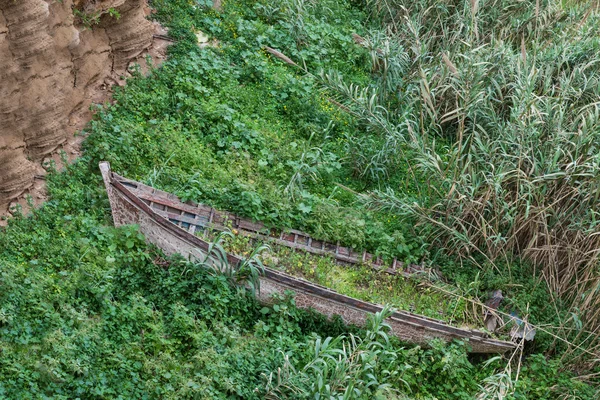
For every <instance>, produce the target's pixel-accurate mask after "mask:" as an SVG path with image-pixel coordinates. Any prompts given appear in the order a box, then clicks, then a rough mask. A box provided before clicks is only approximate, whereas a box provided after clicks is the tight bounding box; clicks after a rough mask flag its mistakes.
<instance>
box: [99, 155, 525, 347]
mask: <svg viewBox="0 0 600 400" xmlns="http://www.w3.org/2000/svg"><path fill="white" fill-rule="evenodd" d="M100 170H101V172H102V177H103V180H104V183H105V186H106V191H107V194H108V198H109V201H110V205H111V209H112V214H113V220H114V224H115V226H120V225H128V224H136V225H138V226H139V228H140V231H141V232H142V233H143V234H144V235H145V237H146V240H148V242H150V243H152V244H154V245H156V246H158V247H159V248H161V249H162V250H163V251H164V252H165V253H166V254H168V255H173V254H181V255H183V256H184V257H188V258H189V259H198V258H200V257H201V256H203V255H205V254H206V252H207V251H208V249H209V244H208V243H207V242H206V241H204V240H202V239H201V238H199V237H198V236H196V235H194V234H191V233H190V232H189V227H188V229H186V228H183V227H182V226H181V224H182V223H183V221H179V220H175V219H172V220H173V221H170V219H169V216H170V215H169V214H172V216H177V215H179V216H180V217H181V216H182V215H184V213H189V214H194V212H193V210H195V212H196V214H194V215H195V216H196V217H198V219H200V220H201V219H207V220H209V221H210V220H213V219H214V220H222V221H224V220H225V217H226V216H228V217H231V216H233V214H229V213H222V212H218V211H216V210H214V209H212V208H209V207H206V206H204V205H199V204H195V205H194V204H191V205H190V204H185V203H181V202H178V201H177V197H176V196H174V195H172V194H169V193H166V192H161V191H158V190H156V189H153V188H151V187H149V186H146V185H143V184H141V183H139V182H135V181H132V180H129V179H125V178H123V177H121V176H119V175H117V174H114V173H112V172H111V171H110V165H109V164H108V163H100ZM149 196H150V197H149ZM150 199H152V200H150ZM156 207H158V208H159V209H157V208H156ZM160 207H163V208H162V210H160ZM171 210H179V213H177V212H172V211H171ZM165 212H167V215H166V216H165ZM184 216H186V215H184ZM213 217H214V218H213ZM186 218H190V220H194V219H195V217H194V219H192V217H191V216H186ZM233 219H234V220H236V223H237V224H238V226H240V220H241V219H239V218H237V217H235V216H233ZM185 223H188V222H185ZM241 225H242V226H246V227H248V229H258V228H259V227H261V226H262V225H261V224H259V223H254V222H253V223H252V225H244V223H242V224H241ZM200 227H201V228H202V229H205V228H206V226H200ZM238 229H239V228H238ZM299 235H305V234H304V233H302V232H299V231H293V232H292V237H293V238H294V239H296V240H297V237H298V236H299ZM280 237H283V235H281V236H280ZM279 240H282V239H279ZM315 242H316V241H315ZM308 243H311V244H312V241H310V240H308ZM325 244H326V243H323V244H322V245H321V248H322V249H323V248H326V246H325ZM304 247H308V246H307V245H304ZM340 249H347V248H343V247H341V246H339V245H336V248H335V251H337V252H339V250H340ZM347 250H348V256H346V257H354V258H353V259H356V256H351V254H352V251H350V249H347ZM364 256H365V255H364V253H363V254H362V257H364ZM227 259H228V261H229V262H230V264H231V265H232V266H233V267H236V266H238V265H239V264H240V263H241V262H242V259H241V258H239V257H237V256H235V255H233V254H227ZM286 291H292V292H293V293H294V294H295V298H296V304H297V306H298V307H300V308H311V309H314V310H316V311H317V312H320V313H322V314H324V315H326V316H328V317H332V316H333V315H339V316H340V317H341V318H342V319H343V320H344V322H345V323H348V324H354V325H359V326H362V325H364V324H365V322H366V320H367V318H368V316H369V314H371V313H375V312H379V311H381V310H382V306H380V305H376V304H372V303H368V302H365V301H362V300H358V299H354V298H351V297H348V296H345V295H342V294H340V293H337V292H335V291H333V290H331V289H329V288H326V287H323V286H320V285H317V284H314V283H312V282H308V281H305V280H303V279H299V278H296V277H293V276H290V275H287V274H285V273H283V272H280V271H276V270H273V269H271V268H265V272H264V275H263V276H262V277H261V278H260V290H259V293H258V299H259V301H261V302H263V303H268V302H270V301H271V300H272V296H273V294H276V293H279V294H283V293H285V292H286ZM386 322H387V323H388V324H389V325H390V327H391V333H392V334H393V335H395V336H397V337H398V338H400V339H401V340H404V341H407V342H410V343H416V344H420V345H425V346H426V345H428V343H429V341H430V340H432V339H435V338H439V339H442V340H444V341H450V340H453V339H465V340H468V342H469V347H470V349H471V351H472V352H474V353H502V352H505V351H508V350H512V349H514V348H515V344H514V343H512V342H506V341H502V340H496V339H491V338H488V337H487V335H486V334H485V333H483V332H480V331H477V330H470V329H463V328H457V327H453V326H450V325H448V324H447V323H445V322H443V321H439V320H436V319H433V318H429V317H425V316H422V315H417V314H413V313H409V312H406V311H396V312H394V313H393V314H392V316H391V317H389V318H388V319H387V320H386Z"/></svg>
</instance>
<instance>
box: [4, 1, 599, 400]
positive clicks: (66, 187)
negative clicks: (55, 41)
mask: <svg viewBox="0 0 600 400" xmlns="http://www.w3.org/2000/svg"><path fill="white" fill-rule="evenodd" d="M152 3H153V6H154V7H155V8H156V10H157V13H156V14H155V17H156V18H157V19H158V20H160V21H161V22H162V23H163V24H165V25H166V26H168V27H169V28H170V34H171V35H172V36H173V37H175V38H177V39H178V42H177V44H175V45H174V46H172V47H171V49H170V58H169V60H168V61H167V62H166V63H165V64H164V65H163V66H162V67H161V68H160V69H156V70H153V71H152V74H151V76H150V77H148V78H144V77H141V76H139V75H137V74H135V75H136V76H135V77H134V78H132V79H130V80H129V81H128V84H127V86H126V87H125V88H123V89H119V90H118V91H117V92H116V93H115V100H116V103H115V104H114V105H112V106H106V107H104V108H102V109H100V110H99V112H98V114H97V117H96V118H95V119H94V121H92V123H91V124H90V126H89V128H88V133H89V134H90V136H89V137H88V138H87V140H86V143H85V152H84V156H83V157H82V159H81V160H79V161H78V162H77V163H76V164H74V165H72V166H70V167H68V169H67V171H66V172H64V173H53V174H51V175H50V176H49V178H48V188H49V192H50V195H51V200H50V201H49V202H48V203H46V204H45V205H44V206H43V207H42V208H41V209H39V210H36V211H34V213H33V216H31V217H30V218H22V217H18V218H15V219H13V220H11V222H10V224H9V226H8V227H7V228H6V229H5V230H3V231H1V232H0V260H1V261H0V273H1V274H2V276H1V280H0V356H1V357H0V398H11V399H12V398H15V399H16V398H18V399H21V398H23V399H26V398H32V399H34V398H65V399H67V398H75V397H78V398H123V399H126V398H173V399H175V398H177V399H179V398H201V399H204V398H243V399H247V398H265V397H269V398H291V399H295V398H364V399H372V398H405V397H406V398H438V399H451V398H456V399H472V398H475V397H477V396H480V398H517V399H526V398H527V399H534V398H548V399H552V398H581V399H587V398H590V399H591V398H594V396H595V388H594V387H593V386H592V385H588V384H585V383H582V381H588V382H589V381H591V379H590V378H582V379H578V378H576V377H575V375H574V374H572V373H571V372H569V371H570V370H571V369H573V368H572V364H570V365H567V364H565V363H564V362H563V360H561V358H560V356H561V354H562V352H563V351H564V350H565V346H564V345H563V344H562V342H560V341H556V340H554V339H553V337H552V336H550V335H548V334H545V333H544V332H542V331H539V332H538V335H537V338H536V343H535V344H533V345H527V346H526V348H525V349H524V351H523V352H519V353H516V354H515V355H514V357H512V359H511V361H509V360H507V359H503V358H501V357H494V358H488V359H486V358H479V357H472V356H468V355H467V352H466V349H465V346H467V345H468V344H467V345H465V344H464V343H453V344H450V345H443V344H441V343H433V344H432V347H431V348H429V349H422V348H420V347H411V346H408V345H406V344H402V343H398V342H397V341H396V340H395V339H393V338H388V337H387V335H385V334H384V333H385V326H383V325H382V324H381V320H378V319H377V318H374V320H373V321H372V324H371V326H370V327H369V329H367V330H359V329H356V328H352V327H344V326H343V325H342V324H341V323H340V322H339V321H334V322H327V321H324V320H323V319H322V318H321V317H319V316H317V315H314V314H310V313H307V312H304V311H300V310H297V309H296V308H295V307H294V304H293V299H290V298H287V299H279V300H278V301H277V302H276V303H275V305H273V306H268V307H263V306H261V305H258V304H256V302H255V301H254V300H253V298H252V296H251V295H250V294H249V293H246V292H245V291H243V290H240V289H239V288H235V287H232V286H231V285H229V284H228V283H227V279H226V278H225V277H223V276H220V275H218V274H213V273H211V272H210V270H209V269H206V268H204V267H203V266H201V265H193V264H189V263H186V262H184V261H182V260H165V259H164V258H163V257H162V256H161V254H160V252H158V251H157V250H156V249H152V248H148V247H147V245H146V244H144V242H143V238H141V237H140V236H139V235H138V233H137V232H136V231H135V228H122V229H114V228H109V227H107V226H109V225H110V216H109V215H110V212H109V205H108V201H107V200H106V196H105V194H104V190H103V187H102V184H101V179H100V178H99V176H98V173H97V163H98V161H100V160H108V161H110V162H111V164H112V167H113V169H114V170H115V171H117V172H119V173H120V174H122V175H125V176H127V177H129V178H133V179H138V180H142V181H144V182H145V183H148V184H151V185H154V186H157V187H160V188H161V189H164V190H168V191H171V192H174V193H176V194H177V195H179V196H180V197H182V198H183V199H190V200H195V201H201V202H204V203H208V204H211V205H213V206H215V207H218V208H222V209H227V210H230V211H233V212H236V213H238V214H240V215H244V216H247V217H252V218H255V219H257V220H261V221H264V222H266V223H268V224H272V225H275V226H279V227H293V228H298V229H303V230H306V231H308V232H310V233H311V234H313V235H315V236H317V237H320V238H323V239H328V240H332V241H340V242H342V243H344V244H346V245H351V246H355V247H357V248H367V249H369V250H371V251H375V252H377V253H378V254H380V255H382V256H383V257H386V258H388V259H389V258H392V257H398V258H399V259H402V260H405V261H413V262H417V261H419V262H420V261H425V262H429V261H431V260H435V261H436V262H437V263H438V264H439V266H440V268H441V269H442V272H443V273H444V275H445V276H446V277H447V279H448V280H450V281H451V282H452V284H453V285H454V287H455V289H456V291H457V293H458V294H460V295H465V296H468V297H470V298H482V299H483V298H484V297H485V294H486V293H487V291H489V290H491V289H502V290H503V291H504V293H505V296H506V297H507V299H506V303H505V306H504V307H505V308H504V310H505V311H513V310H516V311H517V312H518V313H519V314H520V315H526V314H529V315H530V320H531V321H532V322H534V323H536V324H540V325H543V326H545V327H546V328H548V329H549V330H550V328H549V327H548V326H547V325H559V324H560V323H561V322H563V321H562V320H561V318H568V316H569V313H568V312H567V308H566V307H564V306H563V305H562V304H561V302H560V301H559V300H556V301H554V302H550V301H549V296H550V292H549V291H548V289H547V287H546V285H544V284H543V283H541V281H540V280H538V279H536V278H535V277H534V273H533V267H532V266H529V265H528V264H526V263H521V262H516V261H514V260H512V259H511V260H510V261H507V262H505V263H501V262H496V268H484V269H481V270H478V269H476V267H474V266H473V265H472V264H471V265H468V264H465V263H464V262H461V261H460V259H458V258H455V257H454V256H453V255H451V254H450V255H448V254H443V253H440V254H437V253H435V252H433V251H432V250H431V247H429V244H430V239H429V236H428V233H430V232H432V231H433V229H432V227H431V226H429V227H428V226H424V227H422V228H419V230H415V225H416V222H417V221H419V220H420V219H419V218H420V216H419V215H415V214H412V215H408V216H407V215H403V216H402V217H400V216H398V215H397V214H395V213H394V212H393V211H390V210H389V209H390V208H392V209H393V207H388V209H383V208H379V209H374V208H370V207H367V206H366V205H365V204H364V202H360V201H358V200H359V198H360V196H357V194H361V193H368V192H371V191H377V190H380V191H382V192H383V191H384V190H386V188H388V187H393V188H394V190H395V192H394V196H398V193H401V194H402V195H403V196H406V197H407V198H412V199H422V197H421V196H422V195H423V193H432V195H434V194H435V193H434V192H435V191H432V190H430V188H431V187H432V186H435V185H436V183H440V184H445V183H444V182H442V180H441V179H439V178H438V177H436V178H433V176H434V175H433V174H431V173H429V172H418V171H419V170H418V169H415V168H412V166H411V164H410V162H409V161H410V160H411V157H413V156H414V157H416V156H417V155H419V149H418V148H417V149H415V148H414V146H413V147H411V146H409V145H404V144H402V143H401V141H400V140H397V139H394V140H395V141H394V142H390V138H389V137H386V136H384V135H378V134H369V133H371V132H374V129H373V128H372V126H371V125H370V124H369V123H368V121H366V122H365V119H364V118H362V117H361V115H360V113H359V111H360V109H359V108H357V110H356V111H353V112H351V113H347V112H346V108H348V109H350V108H351V107H352V104H347V105H346V106H344V107H346V108H344V107H341V108H340V107H339V106H336V105H335V103H334V102H332V101H330V100H331V98H332V97H335V98H337V99H338V100H340V101H341V100H343V99H342V98H340V96H339V92H337V91H336V90H335V88H332V87H331V85H329V84H330V83H331V81H329V84H327V81H326V77H324V75H323V76H321V77H319V74H318V71H319V70H327V71H336V72H335V74H334V73H333V72H330V73H329V76H330V77H331V76H334V75H335V76H336V77H340V76H341V77H343V81H344V82H345V84H347V85H349V84H350V83H352V84H354V85H358V86H360V87H373V88H376V87H380V85H381V84H382V82H383V84H386V82H387V83H389V82H391V81H392V78H394V79H397V78H398V77H397V76H396V75H388V76H383V75H381V74H378V73H374V71H373V70H372V69H373V60H374V59H373V52H372V51H369V49H368V48H367V49H365V48H363V47H361V46H359V45H357V44H356V43H355V41H354V40H353V37H352V34H353V33H357V34H359V35H361V36H364V37H370V38H371V39H370V40H372V41H373V43H378V44H377V46H375V53H376V54H378V53H377V49H378V48H379V47H378V46H381V43H383V44H384V45H385V36H383V35H381V36H377V37H379V38H380V41H379V42H375V41H374V40H375V39H374V38H375V36H376V35H379V34H373V32H374V30H375V29H377V28H379V27H380V26H381V21H380V20H379V19H377V18H375V19H374V18H372V16H370V13H369V8H368V7H365V4H362V3H360V2H344V1H341V0H340V1H338V0H325V1H319V2H309V1H301V0H286V1H282V2H281V4H273V2H267V1H249V0H248V1H226V2H224V5H223V7H224V8H223V10H222V11H221V12H216V11H214V10H213V9H211V8H210V7H207V6H208V4H204V2H202V1H188V0H168V1H167V0H155V1H153V2H152ZM368 3H370V2H368ZM200 29H201V30H202V31H204V32H206V33H208V34H209V35H210V36H211V37H215V38H217V39H218V40H219V41H220V43H219V46H218V47H217V48H214V49H213V48H206V49H203V50H200V49H199V48H198V46H197V38H196V33H197V31H198V30H200ZM369 35H371V36H369ZM264 46H269V47H273V48H277V49H279V50H280V51H283V52H284V53H285V54H286V55H287V56H289V57H291V58H292V59H293V60H294V61H296V62H298V63H299V64H300V65H302V68H301V69H296V68H292V67H290V66H289V65H287V64H285V63H282V62H281V61H280V60H277V59H276V58H274V57H273V56H272V55H270V54H269V53H267V52H265V50H264ZM388 46H392V49H393V48H394V47H393V46H395V44H393V43H392V44H389V43H388ZM384 47H385V46H384ZM376 58H377V57H376ZM407 60H408V59H407V58H406V59H405V58H403V57H396V58H394V57H391V58H389V59H387V60H386V63H389V64H390V65H395V64H394V63H396V64H398V65H404V64H403V63H407V62H408V61H407ZM303 70H306V71H311V72H312V73H310V74H307V73H305V71H303ZM376 72H377V71H376ZM384 78H385V79H384ZM324 82H325V85H324ZM358 86H357V87H358ZM384 100H385V101H391V100H389V98H385V99H384ZM387 105H388V106H389V105H390V104H389V103H388V104H387ZM441 136H442V137H440V138H438V139H437V141H436V144H435V146H434V147H435V149H436V151H440V154H441V156H440V157H441V158H442V159H443V160H445V159H446V157H449V156H448V155H446V154H444V153H443V149H444V148H445V147H444V146H451V143H452V138H451V137H449V135H447V136H446V137H443V136H444V135H441ZM394 146H397V147H398V149H403V152H393V151H389V152H385V151H384V152H382V149H384V150H386V149H389V150H392V149H393V147H394ZM433 179H434V180H433ZM278 256H280V257H286V261H287V262H288V263H289V265H290V266H291V267H292V266H293V264H294V263H296V265H297V263H302V262H307V263H310V262H311V261H314V260H310V259H304V258H302V256H299V255H291V254H283V253H282V254H279V255H275V257H278ZM309 265H310V264H309ZM297 266H298V265H297ZM291 267H290V268H291ZM298 267H300V266H298ZM332 268H333V267H332V266H331V264H327V263H325V264H323V265H320V266H319V265H315V268H314V271H312V266H311V267H309V268H308V269H306V268H302V269H300V272H301V273H314V274H316V275H318V274H321V275H319V276H316V277H317V278H318V279H317V280H319V279H322V282H323V283H328V282H331V283H334V282H333V281H334V280H336V276H335V274H332ZM336 271H338V272H340V275H343V276H340V278H339V279H338V280H337V282H338V283H339V282H341V285H343V286H344V287H345V288H346V290H348V291H352V290H354V291H355V292H353V293H354V294H357V295H360V289H361V287H360V286H361V284H363V286H364V279H361V278H364V277H363V276H358V275H362V273H366V271H361V270H360V269H359V270H353V271H343V270H336ZM377 278H378V277H375V279H377ZM381 279H382V280H383V279H384V278H381ZM385 279H387V278H385ZM373 280H374V279H371V281H373ZM370 283H373V287H372V289H373V290H371V288H369V289H367V292H368V293H363V294H364V295H365V296H370V298H371V299H374V300H377V301H379V302H384V301H386V297H385V296H384V295H383V294H381V295H380V294H379V292H378V290H379V291H380V292H381V289H382V288H383V289H384V290H385V287H386V286H387V285H398V288H404V289H399V291H400V292H401V293H400V295H399V296H400V297H399V298H398V299H397V301H398V302H397V305H398V306H400V307H405V306H406V307H410V305H411V304H413V303H414V302H411V301H410V300H407V298H408V299H410V296H413V297H414V298H417V297H418V296H427V293H424V292H410V293H409V292H408V291H409V290H410V291H412V290H414V291H418V290H419V289H418V287H417V286H416V285H412V284H411V285H409V286H407V285H406V284H400V283H398V282H393V281H387V280H386V281H383V282H382V283H381V284H375V283H374V282H370ZM403 285H404V286H403ZM407 288H408V289H407ZM403 291H404V292H403ZM387 299H390V298H389V297H388V298H387ZM432 299H438V300H439V301H437V304H433V303H432V302H430V301H426V300H424V299H423V300H422V303H421V305H422V308H418V307H419V304H417V308H418V309H419V311H423V312H425V313H429V314H430V315H432V316H435V314H436V313H439V312H440V311H441V312H442V314H444V315H443V316H444V317H446V318H448V316H450V318H452V317H454V318H457V319H459V320H460V319H461V318H462V317H461V318H458V317H457V316H455V315H453V313H460V314H464V313H466V309H467V306H466V305H465V303H463V302H461V301H458V302H457V301H456V300H452V298H450V300H448V299H449V298H448V297H445V296H444V297H442V296H439V297H438V294H436V295H432V297H431V299H430V300H432ZM442 299H446V300H447V303H443V300H442ZM414 304H416V303H414ZM440 309H441V310H440ZM438 317H439V315H438ZM340 335H343V336H340ZM328 336H331V337H333V338H334V339H329V340H328V339H326V338H327V337H328ZM508 357H510V355H509V356H508ZM575 369H576V368H575ZM583 371H584V372H582V374H588V373H593V370H591V371H590V370H583ZM517 378H518V379H517ZM317 395H320V396H321V397H316V396H317ZM344 396H345V397H344ZM502 396H504V397H502Z"/></svg>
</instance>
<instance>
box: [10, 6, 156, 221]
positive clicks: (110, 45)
mask: <svg viewBox="0 0 600 400" xmlns="http://www.w3.org/2000/svg"><path fill="white" fill-rule="evenodd" d="M75 10H78V11H80V12H81V13H84V14H85V15H89V16H98V17H99V19H98V21H97V23H95V24H94V25H93V26H89V27H86V26H84V24H82V23H81V20H80V18H78V17H77V16H76V14H75V13H76V11H75ZM109 10H113V11H114V10H116V11H117V12H118V18H116V17H115V16H114V15H110V14H109V13H108V11H109ZM148 12H149V10H148V8H147V5H146V0H63V1H56V0H16V1H15V0H0V213H2V212H3V211H4V210H5V209H6V207H7V205H8V204H9V203H10V202H11V201H12V200H14V199H16V198H18V197H19V196H21V195H22V194H23V193H25V192H27V191H28V190H30V189H31V188H32V187H33V185H34V181H35V176H36V175H39V174H42V173H43V170H42V169H41V167H40V164H41V161H42V160H43V159H44V158H46V157H48V156H49V155H51V154H52V153H54V152H56V150H57V149H58V148H61V147H67V148H68V146H69V145H72V143H69V142H70V141H72V140H73V139H72V138H73V133H74V132H75V131H76V130H78V129H81V128H82V127H83V126H82V125H83V124H84V123H85V122H86V121H87V120H89V117H90V115H89V106H90V104H91V103H92V102H100V101H102V100H104V99H105V98H106V97H107V91H106V90H105V89H106V83H107V82H110V81H114V80H116V79H118V76H120V75H121V74H123V73H124V72H125V71H126V69H127V66H128V64H129V63H130V62H131V61H132V60H134V59H136V58H137V57H138V56H140V55H141V54H142V53H143V52H144V51H146V50H147V49H148V48H149V47H150V46H151V44H152V34H153V33H154V29H155V27H154V26H153V24H152V23H151V22H150V21H148V20H147V19H146V15H147V14H148ZM113 14H114V13H113Z"/></svg>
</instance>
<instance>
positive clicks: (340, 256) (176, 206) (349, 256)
mask: <svg viewBox="0 0 600 400" xmlns="http://www.w3.org/2000/svg"><path fill="white" fill-rule="evenodd" d="M119 179H120V182H121V183H123V184H124V185H126V186H127V187H128V189H129V190H131V191H132V192H133V193H134V194H135V195H136V196H137V197H139V198H140V199H142V200H143V201H144V202H146V203H147V204H152V205H153V210H154V211H155V212H157V213H158V214H160V215H161V216H163V217H165V218H167V219H169V220H170V221H171V222H173V223H174V224H176V225H177V226H180V227H183V228H184V229H188V228H189V226H185V225H186V224H190V225H194V226H196V229H197V230H199V231H201V232H205V231H206V230H207V229H213V230H216V231H225V230H228V229H230V228H231V229H235V230H237V232H238V234H240V235H242V236H248V237H251V238H254V239H259V240H263V241H265V242H272V243H275V244H277V245H280V246H285V247H289V248H292V249H295V250H300V251H306V252H309V253H312V254H317V255H321V256H331V257H332V258H333V259H334V260H335V261H336V262H338V263H340V264H345V265H347V264H353V265H357V264H367V263H368V264H369V265H370V266H372V267H373V268H374V269H377V270H382V271H385V272H387V273H389V274H392V275H402V276H405V277H411V276H414V275H415V274H434V273H436V272H435V271H434V270H433V269H431V268H426V267H424V266H422V265H419V264H405V263H403V262H401V261H398V260H397V259H393V260H392V261H391V262H388V263H385V262H384V261H383V259H382V258H381V257H378V256H376V255H374V254H372V253H369V252H367V251H356V250H355V249H352V248H350V247H346V246H342V245H341V244H340V243H331V242H327V241H324V240H319V239H315V238H312V237H311V236H310V235H309V234H307V233H305V232H302V231H298V230H295V229H289V230H281V231H279V230H276V229H273V228H268V227H266V226H265V225H264V224H263V223H261V222H254V221H252V220H249V219H245V218H242V217H239V216H237V215H235V214H232V213H228V212H223V211H219V210H216V209H214V208H212V207H210V206H207V205H203V204H197V203H193V202H189V203H190V204H188V203H183V202H181V201H179V199H177V198H176V197H174V196H173V195H172V194H170V193H167V192H163V191H161V190H158V189H154V188H152V187H150V186H147V185H144V184H142V183H140V182H136V181H132V180H130V179H127V178H123V177H119ZM169 210H170V211H169ZM186 214H189V215H187V216H186ZM198 228H199V229H198Z"/></svg>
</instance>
